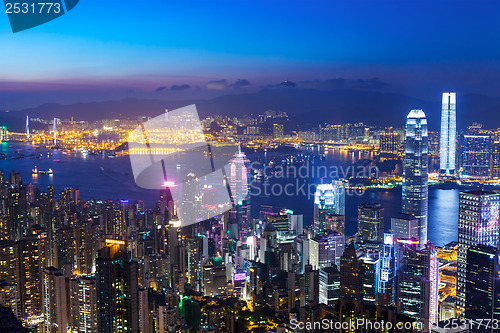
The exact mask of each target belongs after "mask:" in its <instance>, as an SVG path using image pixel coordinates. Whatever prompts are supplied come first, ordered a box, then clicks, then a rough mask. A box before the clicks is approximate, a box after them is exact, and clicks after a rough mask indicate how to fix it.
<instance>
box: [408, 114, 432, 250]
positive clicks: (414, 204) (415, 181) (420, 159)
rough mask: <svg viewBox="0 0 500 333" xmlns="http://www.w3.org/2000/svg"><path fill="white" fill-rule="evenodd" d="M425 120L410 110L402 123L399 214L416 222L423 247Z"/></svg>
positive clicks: (425, 195)
mask: <svg viewBox="0 0 500 333" xmlns="http://www.w3.org/2000/svg"><path fill="white" fill-rule="evenodd" d="M428 151H429V147H428V141H427V119H426V118H425V113H424V112H423V111H422V110H411V111H410V113H409V114H408V117H407V119H406V137H405V155H404V161H403V213H404V214H412V215H414V216H415V217H416V218H417V219H418V239H419V242H420V245H421V246H424V245H425V244H427V206H428V175H427V171H428Z"/></svg>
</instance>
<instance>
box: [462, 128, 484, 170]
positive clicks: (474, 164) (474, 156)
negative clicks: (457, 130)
mask: <svg viewBox="0 0 500 333" xmlns="http://www.w3.org/2000/svg"><path fill="white" fill-rule="evenodd" d="M462 167H463V171H462V176H464V177H467V178H482V179H484V178H488V177H489V175H490V136H489V135H464V151H463V164H462Z"/></svg>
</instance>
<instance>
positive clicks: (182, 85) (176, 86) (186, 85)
mask: <svg viewBox="0 0 500 333" xmlns="http://www.w3.org/2000/svg"><path fill="white" fill-rule="evenodd" d="M189 88H191V86H190V85H189V84H181V85H177V84H174V85H173V86H171V87H170V90H176V91H179V90H187V89H189Z"/></svg>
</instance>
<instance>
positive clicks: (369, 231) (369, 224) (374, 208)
mask: <svg viewBox="0 0 500 333" xmlns="http://www.w3.org/2000/svg"><path fill="white" fill-rule="evenodd" d="M383 233H384V208H383V207H382V205H381V204H379V203H366V204H362V205H360V206H359V207H358V235H359V237H360V238H361V240H362V241H371V242H381V241H382V235H383Z"/></svg>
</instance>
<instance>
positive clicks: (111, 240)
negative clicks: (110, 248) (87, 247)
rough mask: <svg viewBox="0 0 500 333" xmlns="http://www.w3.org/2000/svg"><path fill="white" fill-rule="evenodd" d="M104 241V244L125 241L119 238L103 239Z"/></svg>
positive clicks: (115, 243)
mask: <svg viewBox="0 0 500 333" xmlns="http://www.w3.org/2000/svg"><path fill="white" fill-rule="evenodd" d="M104 243H106V244H113V245H125V241H123V240H120V239H109V238H108V239H105V240H104Z"/></svg>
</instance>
